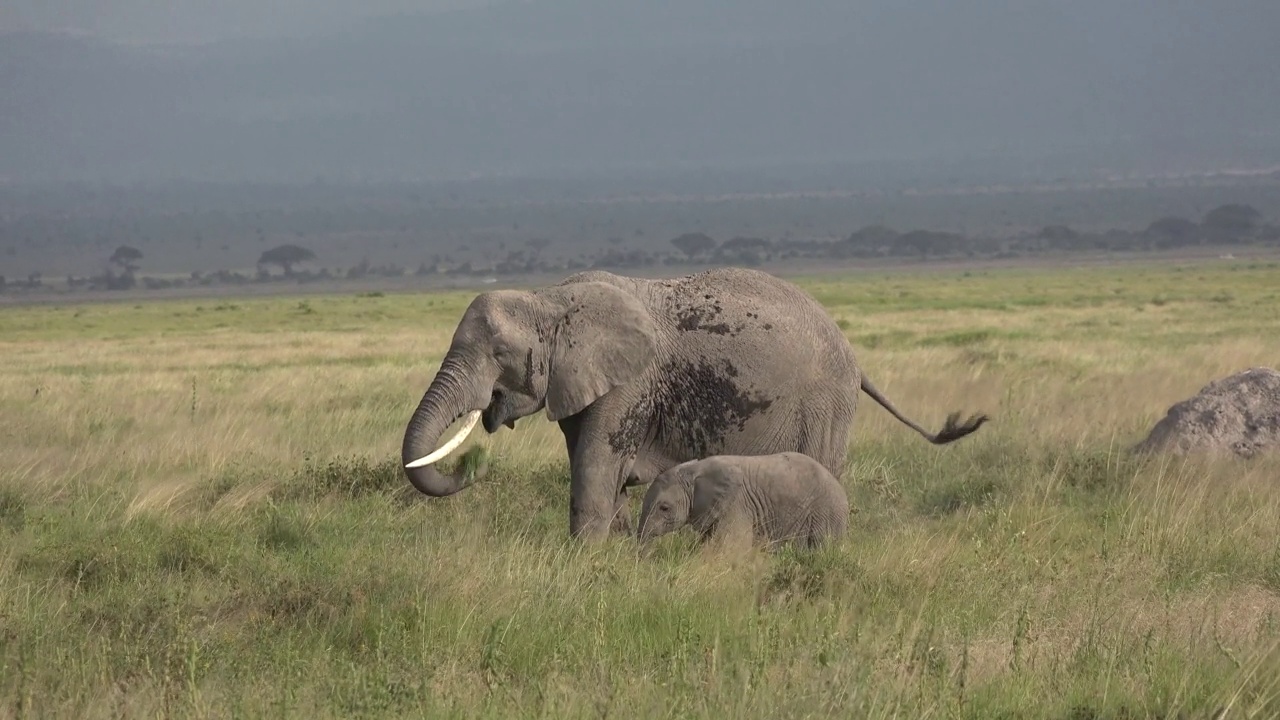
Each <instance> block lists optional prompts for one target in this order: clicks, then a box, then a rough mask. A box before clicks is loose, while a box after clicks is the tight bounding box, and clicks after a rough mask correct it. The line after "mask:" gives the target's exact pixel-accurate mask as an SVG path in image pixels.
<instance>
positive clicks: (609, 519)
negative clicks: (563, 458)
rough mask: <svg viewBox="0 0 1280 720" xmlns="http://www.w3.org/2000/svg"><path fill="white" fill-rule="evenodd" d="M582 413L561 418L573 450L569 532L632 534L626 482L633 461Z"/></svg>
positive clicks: (597, 535) (582, 535)
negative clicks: (605, 437)
mask: <svg viewBox="0 0 1280 720" xmlns="http://www.w3.org/2000/svg"><path fill="white" fill-rule="evenodd" d="M589 424H590V423H589V420H588V419H587V418H586V416H585V414H579V415H575V416H572V417H568V418H565V419H563V420H560V421H559V425H560V431H561V432H562V433H564V438H565V445H566V448H567V449H568V451H569V471H570V481H569V534H570V535H572V536H573V537H580V538H587V539H599V538H601V537H604V536H606V535H608V534H609V533H610V532H614V533H625V534H628V535H630V534H631V516H630V513H629V512H628V510H629V507H628V502H627V500H628V498H627V490H626V488H625V487H624V483H623V481H624V480H625V479H626V477H627V475H628V474H629V473H630V472H631V467H632V465H633V461H632V459H631V458H629V457H624V456H622V455H621V454H620V453H618V452H616V451H614V450H613V449H612V448H611V447H610V446H609V443H608V441H607V440H606V439H604V438H603V437H601V435H602V434H601V433H598V432H591V431H590V429H589V428H588V427H587V426H588V425H589Z"/></svg>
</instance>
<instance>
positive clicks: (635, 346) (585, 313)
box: [547, 282, 656, 420]
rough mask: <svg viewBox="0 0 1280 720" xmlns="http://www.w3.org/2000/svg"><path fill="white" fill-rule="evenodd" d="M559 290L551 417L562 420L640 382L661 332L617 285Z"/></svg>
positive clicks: (550, 390) (590, 284)
mask: <svg viewBox="0 0 1280 720" xmlns="http://www.w3.org/2000/svg"><path fill="white" fill-rule="evenodd" d="M554 291H555V292H554V294H553V298H554V300H555V301H554V302H553V304H552V307H553V308H555V309H556V312H557V317H556V318H555V319H554V320H553V323H554V325H553V329H552V337H553V340H552V342H553V347H552V350H551V363H550V368H549V369H548V378H547V417H548V418H549V419H551V420H561V419H563V418H566V417H569V416H570V415H576V414H577V413H580V412H582V410H583V409H585V408H586V407H587V406H588V405H590V404H591V403H593V402H595V401H596V400H598V399H600V397H601V396H602V395H604V394H605V393H607V392H609V391H610V390H612V389H613V388H615V387H617V386H619V385H623V384H625V383H628V382H631V381H632V380H634V379H635V378H637V377H639V376H640V374H641V373H642V372H644V370H645V368H647V367H649V363H651V362H652V361H653V357H654V354H655V352H656V341H655V336H656V328H655V327H654V324H653V319H652V318H651V317H649V312H648V310H646V309H645V307H644V305H642V304H641V303H640V301H639V300H637V299H636V298H634V297H632V296H631V295H628V294H627V293H626V292H624V291H623V290H622V289H621V288H619V287H617V286H615V285H610V284H607V283H602V282H581V283H573V284H572V285H565V286H558V287H556V288H554Z"/></svg>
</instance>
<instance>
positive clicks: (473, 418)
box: [405, 410, 480, 468]
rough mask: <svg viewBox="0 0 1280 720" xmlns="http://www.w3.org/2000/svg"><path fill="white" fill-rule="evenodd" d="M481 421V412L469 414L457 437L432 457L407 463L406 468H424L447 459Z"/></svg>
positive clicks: (442, 446)
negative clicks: (444, 458)
mask: <svg viewBox="0 0 1280 720" xmlns="http://www.w3.org/2000/svg"><path fill="white" fill-rule="evenodd" d="M479 421H480V411H479V410H472V411H471V412H470V413H467V421H466V422H465V423H463V424H462V429H461V430H459V431H458V434H457V435H454V436H453V439H452V440H450V441H449V442H447V443H445V444H444V445H441V446H440V449H439V450H436V451H435V452H433V453H431V454H430V455H427V456H426V457H420V458H418V459H417V460H414V461H413V462H411V463H407V464H406V465H405V467H406V468H416V467H422V466H424V465H430V464H431V463H433V462H435V461H437V460H439V459H441V458H443V457H445V456H446V455H448V454H449V453H451V452H453V451H454V450H456V449H457V447H458V446H459V445H461V444H462V443H463V441H465V440H466V439H467V436H468V435H470V434H471V430H472V429H474V428H475V426H476V423H477V422H479Z"/></svg>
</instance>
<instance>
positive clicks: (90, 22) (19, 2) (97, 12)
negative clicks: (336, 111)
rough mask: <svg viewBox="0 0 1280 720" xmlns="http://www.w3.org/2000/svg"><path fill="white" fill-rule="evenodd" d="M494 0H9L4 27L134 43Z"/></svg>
mask: <svg viewBox="0 0 1280 720" xmlns="http://www.w3.org/2000/svg"><path fill="white" fill-rule="evenodd" d="M484 4H487V0H358V1H353V0H3V1H2V2H0V29H3V30H62V31H76V32H84V33H88V34H91V35H96V36H98V37H103V38H107V39H110V40H115V41H119V42H130V43H138V42H141V43H154V42H160V43H170V42H184V43H185V42H208V41H212V40H220V39H225V38H230V37H272V36H279V35H305V34H310V33H313V32H316V31H324V30H329V29H331V28H334V27H337V26H340V25H342V24H343V23H345V22H349V21H350V20H353V19H357V18H361V17H368V16H371V15H384V14H390V13H399V12H415V13H424V12H431V11H437V10H448V9H453V8H458V7H467V6H476V5H484Z"/></svg>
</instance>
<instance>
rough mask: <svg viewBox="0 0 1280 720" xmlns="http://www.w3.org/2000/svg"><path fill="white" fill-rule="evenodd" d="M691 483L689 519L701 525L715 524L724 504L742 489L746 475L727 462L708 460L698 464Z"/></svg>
mask: <svg viewBox="0 0 1280 720" xmlns="http://www.w3.org/2000/svg"><path fill="white" fill-rule="evenodd" d="M690 479H691V480H692V482H693V500H692V502H691V503H690V506H689V517H690V519H692V518H699V519H700V520H701V521H702V523H704V524H705V523H709V522H715V521H716V520H718V519H719V516H720V513H722V512H724V510H725V509H726V505H725V504H726V503H729V502H732V500H733V496H734V495H735V494H737V493H739V492H741V491H742V489H743V484H744V483H745V482H746V475H745V474H744V473H743V472H742V468H740V467H738V466H737V465H734V464H732V463H728V462H721V461H719V460H715V459H710V460H707V461H705V462H703V463H701V464H700V467H699V468H698V470H697V472H696V473H694V474H693V476H692V477H691V478H690Z"/></svg>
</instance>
